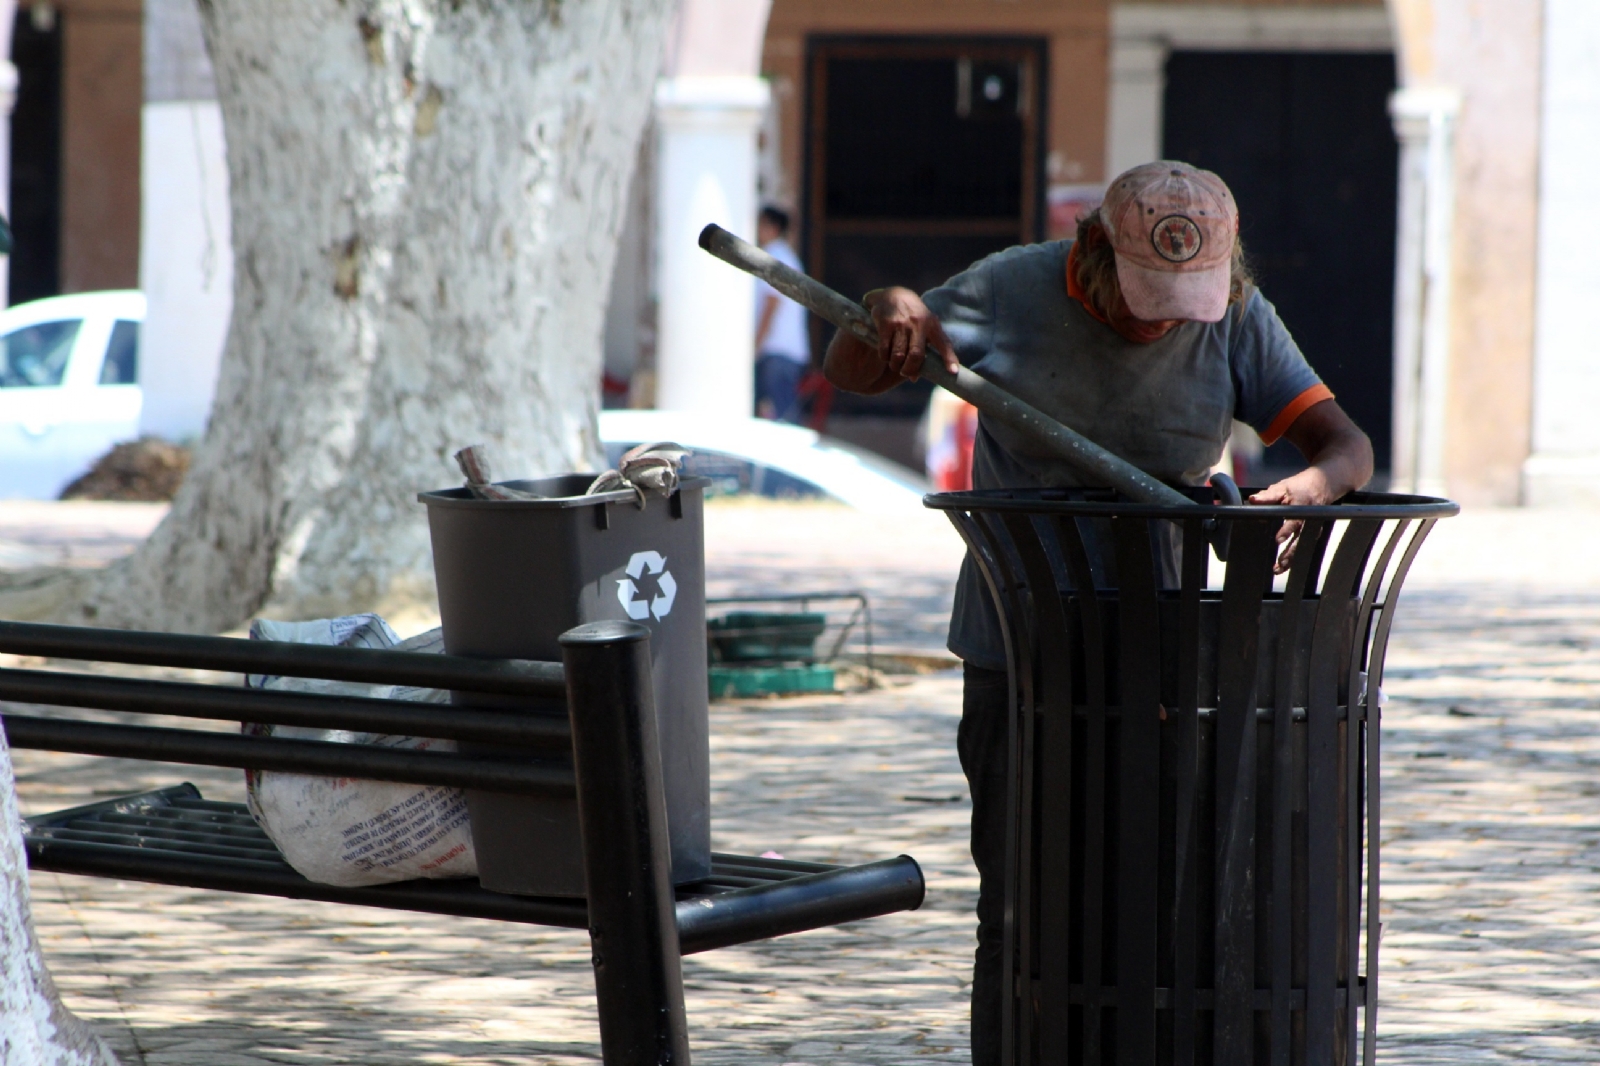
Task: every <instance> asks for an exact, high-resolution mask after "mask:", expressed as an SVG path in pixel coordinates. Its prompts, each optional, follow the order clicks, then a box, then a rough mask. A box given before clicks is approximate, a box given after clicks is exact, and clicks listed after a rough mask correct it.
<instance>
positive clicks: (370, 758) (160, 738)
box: [0, 714, 574, 798]
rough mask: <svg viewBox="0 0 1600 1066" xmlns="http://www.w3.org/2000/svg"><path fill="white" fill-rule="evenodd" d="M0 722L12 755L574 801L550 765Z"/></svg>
mask: <svg viewBox="0 0 1600 1066" xmlns="http://www.w3.org/2000/svg"><path fill="white" fill-rule="evenodd" d="M0 721H3V722H4V724H5V730H6V736H7V738H8V739H9V740H10V742H11V746H12V747H13V748H33V749H37V750H42V751H65V752H73V753H76V754H79V755H106V756H112V757H116V758H124V759H149V760H151V761H153V762H175V763H185V764H192V765H199V766H232V767H237V768H239V769H249V770H277V771H281V772H284V773H291V774H316V775H318V776H322V777H355V778H362V779H369V780H374V781H402V782H405V783H407V784H413V785H444V786H446V787H450V788H476V789H482V790H483V791H485V792H507V793H511V794H513V795H519V796H551V797H557V798H561V797H568V796H571V795H573V789H574V783H573V773H572V769H571V768H570V767H568V766H566V765H563V764H561V763H555V762H507V761H503V760H490V759H484V758H481V757H477V756H468V755H457V754H455V753H453V752H436V751H433V752H420V751H402V750H396V749H394V748H379V747H374V746H372V745H370V744H330V743H328V742H327V741H322V740H289V739H284V738H279V737H250V736H239V735H237V734H233V733H202V732H198V731H196V730H192V729H163V728H158V727H154V726H132V725H111V724H108V723H104V722H83V721H77V720H74V719H70V718H34V717H30V716H27V715H16V714H8V715H5V716H4V717H3V718H0Z"/></svg>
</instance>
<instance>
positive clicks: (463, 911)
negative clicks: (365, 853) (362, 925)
mask: <svg viewBox="0 0 1600 1066" xmlns="http://www.w3.org/2000/svg"><path fill="white" fill-rule="evenodd" d="M25 842H26V844H27V848H28V865H29V866H30V867H31V868H32V869H35V870H55V871H57V872H60V873H69V874H79V875H82V876H86V877H110V878H115V879H116V880H118V881H144V882H148V883H151V884H157V885H181V886H182V887H184V888H205V889H213V890H217V891H221V892H250V893H255V894H258V895H267V896H284V897H287V898H288V899H316V900H324V901H326V902H329V903H352V904H359V905H361V906H364V907H385V908H389V909H392V910H407V911H422V912H425V913H428V914H453V915H458V916H460V917H463V918H490V919H494V920H496V921H502V922H523V923H526V924H529V925H553V926H557V927H560V928H563V929H582V928H584V926H585V925H586V924H587V917H586V915H585V911H584V903H583V900H581V899H541V898H536V897H530V896H508V895H501V894H500V893H497V892H486V891H485V890H483V889H481V888H479V887H478V883H477V882H476V881H459V880H450V881H402V882H400V883H399V884H393V885H375V886H372V887H369V888H341V887H339V886H337V885H322V884H317V883H316V882H314V881H307V880H306V879H305V878H304V877H302V876H300V875H299V874H297V873H295V872H294V871H293V870H292V869H290V868H289V867H288V866H287V865H281V866H279V867H278V868H271V867H269V866H267V865H266V864H265V863H257V864H252V865H251V866H249V867H245V866H243V864H240V863H237V862H232V861H229V862H217V861H214V860H210V861H208V860H206V859H202V858H198V857H188V856H178V855H169V854H162V853H160V852H157V851H154V850H151V849H147V848H137V847H110V846H107V845H105V844H82V843H78V842H75V841H58V840H51V839H49V838H47V837H38V836H35V835H31V834H30V835H28V836H27V837H25Z"/></svg>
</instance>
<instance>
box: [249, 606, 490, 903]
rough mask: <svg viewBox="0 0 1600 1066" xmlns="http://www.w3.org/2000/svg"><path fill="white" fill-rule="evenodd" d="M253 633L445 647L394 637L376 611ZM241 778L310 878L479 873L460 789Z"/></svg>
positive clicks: (281, 732) (296, 733) (269, 730)
mask: <svg viewBox="0 0 1600 1066" xmlns="http://www.w3.org/2000/svg"><path fill="white" fill-rule="evenodd" d="M250 638H251V639H252V640H280V641H292V642H294V643H299V644H329V645H336V646H340V647H347V648H396V649H397V650H401V651H419V652H435V653H437V652H441V651H443V647H444V642H443V638H442V637H441V635H440V632H439V631H438V630H433V631H432V632H430V633H424V634H422V635H421V636H417V637H412V638H411V639H410V640H407V641H401V640H400V638H399V637H398V636H396V635H395V632H394V630H392V629H390V628H389V626H388V625H387V623H385V622H384V620H383V619H381V618H379V617H378V616H377V615H374V614H360V615H351V616H349V617H345V618H325V619H320V620H318V621H314V622H271V621H267V620H265V619H258V620H257V621H255V622H252V623H251V624H250ZM245 684H246V685H248V686H250V687H251V688H264V689H272V690H276V691H280V692H315V693H321V694H326V695H335V696H367V697H376V698H380V699H384V698H387V699H396V700H417V701H420V702H424V703H449V702H450V694H449V693H448V692H444V691H441V690H438V689H419V688H409V687H405V686H391V685H363V684H359V683H354V682H346V681H318V680H312V679H308V678H295V677H264V676H260V675H255V674H252V675H250V676H248V677H246V678H245ZM244 731H245V732H246V733H251V734H255V735H266V736H274V737H289V738H296V739H303V740H324V741H330V742H333V743H336V744H375V745H378V746H379V747H385V748H405V749H408V750H412V751H428V750H432V751H454V750H456V745H455V742H454V741H450V740H425V739H418V738H417V737H396V736H385V735H382V734H378V733H355V732H350V731H347V730H327V729H308V728H304V727H300V726H281V725H280V726H263V725H252V724H250V723H246V724H245V725H244ZM245 779H246V786H247V788H246V794H247V798H248V800H249V804H250V813H251V814H252V815H254V816H255V820H256V821H257V822H258V823H259V824H260V825H261V828H262V829H263V830H265V831H266V834H267V836H269V837H271V838H272V842H273V843H274V844H276V845H277V846H278V850H279V851H281V852H283V857H284V858H285V859H286V860H287V861H288V863H289V865H290V866H292V867H294V868H295V869H296V870H297V871H299V872H300V874H301V875H303V876H304V877H305V878H306V879H307V880H310V881H315V882H317V883H319V884H325V885H342V886H345V887H356V886H360V885H381V884H387V883H388V882H391V881H410V880H413V879H415V878H420V877H436V878H442V877H476V876H477V874H478V857H477V855H476V854H475V853H474V852H473V850H472V826H471V823H470V821H469V820H468V815H467V799H466V795H465V794H464V793H463V792H462V791H461V790H460V789H458V788H444V787H440V786H433V785H401V784H393V783H390V782H386V781H364V780H360V779H358V778H349V777H311V776H308V775H305V774H285V773H277V772H272V771H264V772H257V771H253V770H252V771H246V773H245Z"/></svg>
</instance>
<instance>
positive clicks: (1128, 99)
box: [1106, 38, 1167, 178]
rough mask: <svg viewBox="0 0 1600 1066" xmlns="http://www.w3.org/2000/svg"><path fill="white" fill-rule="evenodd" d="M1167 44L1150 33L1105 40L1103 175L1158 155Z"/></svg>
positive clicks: (1165, 81) (1147, 160) (1159, 155)
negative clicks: (1107, 81) (1107, 82)
mask: <svg viewBox="0 0 1600 1066" xmlns="http://www.w3.org/2000/svg"><path fill="white" fill-rule="evenodd" d="M1166 68H1167V46H1166V43H1165V42H1164V41H1160V40H1155V39H1153V38H1114V39H1113V40H1112V42H1111V99H1110V115H1109V118H1108V121H1107V123H1106V176H1107V177H1108V178H1112V177H1115V176H1116V175H1118V174H1121V173H1122V172H1123V171H1125V170H1127V169H1129V168H1131V167H1136V166H1138V165H1139V164H1141V163H1148V162H1150V161H1151V160H1153V159H1160V158H1161V117H1162V110H1163V99H1162V97H1163V96H1164V95H1165V93H1166V91H1167V71H1166Z"/></svg>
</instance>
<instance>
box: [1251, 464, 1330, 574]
mask: <svg viewBox="0 0 1600 1066" xmlns="http://www.w3.org/2000/svg"><path fill="white" fill-rule="evenodd" d="M1334 499H1335V496H1334V495H1333V487H1332V486H1331V485H1330V484H1328V477H1327V475H1326V474H1324V473H1323V472H1322V471H1321V470H1320V469H1318V468H1317V467H1314V466H1313V467H1310V468H1309V469H1306V470H1302V471H1300V473H1298V474H1295V475H1294V476H1293V477H1286V478H1284V479H1283V480H1282V481H1275V482H1273V483H1272V484H1271V485H1268V486H1267V487H1266V488H1264V489H1262V490H1261V491H1260V492H1257V493H1254V494H1252V495H1251V497H1250V502H1251V503H1256V504H1265V505H1268V506H1280V507H1281V506H1297V507H1302V506H1303V507H1314V506H1320V505H1321V504H1325V503H1332V502H1333V501H1334ZM1304 526H1305V523H1304V522H1302V521H1300V520H1299V519H1298V518H1291V519H1289V520H1287V521H1285V522H1284V523H1283V525H1282V526H1280V527H1278V544H1279V545H1280V546H1281V547H1280V549H1279V551H1278V561H1277V562H1276V563H1274V564H1273V567H1272V572H1273V573H1274V574H1286V573H1288V572H1289V567H1290V565H1291V564H1292V563H1293V562H1294V550H1295V547H1296V546H1297V545H1298V544H1299V543H1300V530H1301V529H1302V528H1304Z"/></svg>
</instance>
